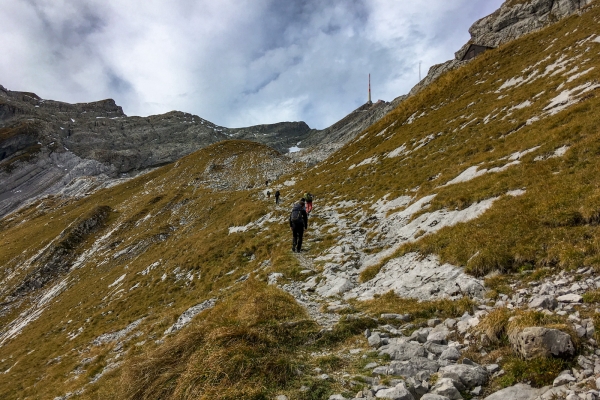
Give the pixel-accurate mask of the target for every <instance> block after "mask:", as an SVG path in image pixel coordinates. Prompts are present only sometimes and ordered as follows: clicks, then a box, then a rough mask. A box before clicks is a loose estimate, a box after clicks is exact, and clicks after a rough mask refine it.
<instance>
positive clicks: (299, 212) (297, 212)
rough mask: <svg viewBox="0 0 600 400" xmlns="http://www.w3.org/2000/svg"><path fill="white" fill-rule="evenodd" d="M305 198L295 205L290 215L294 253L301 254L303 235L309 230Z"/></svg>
mask: <svg viewBox="0 0 600 400" xmlns="http://www.w3.org/2000/svg"><path fill="white" fill-rule="evenodd" d="M304 207H305V200H304V198H302V199H300V201H299V202H298V203H296V204H294V207H293V208H292V212H291V213H290V229H291V230H292V235H293V240H292V251H293V252H296V253H300V251H301V250H302V235H304V230H305V229H308V215H307V214H306V210H305V209H304Z"/></svg>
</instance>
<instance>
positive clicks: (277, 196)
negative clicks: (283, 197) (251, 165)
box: [275, 189, 279, 204]
mask: <svg viewBox="0 0 600 400" xmlns="http://www.w3.org/2000/svg"><path fill="white" fill-rule="evenodd" d="M275 204H279V189H277V191H276V192H275Z"/></svg>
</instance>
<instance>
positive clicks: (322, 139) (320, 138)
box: [291, 96, 406, 165]
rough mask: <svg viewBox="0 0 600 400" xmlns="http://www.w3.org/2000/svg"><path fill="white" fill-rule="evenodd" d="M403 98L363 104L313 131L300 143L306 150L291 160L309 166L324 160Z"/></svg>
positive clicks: (403, 97) (293, 156)
mask: <svg viewBox="0 0 600 400" xmlns="http://www.w3.org/2000/svg"><path fill="white" fill-rule="evenodd" d="M405 98H406V96H400V97H397V98H396V99H394V100H393V101H391V102H389V103H388V102H385V101H382V100H379V101H377V102H376V103H372V104H369V103H366V104H363V105H362V106H360V107H358V108H357V109H356V110H354V111H352V112H351V113H350V114H348V115H347V116H346V117H344V118H342V119H341V120H339V121H338V122H336V123H335V124H333V125H331V126H330V127H329V128H325V129H322V130H315V129H313V130H312V131H311V132H310V133H309V134H308V136H307V137H306V138H305V139H304V140H303V141H302V142H301V143H300V147H302V148H306V149H305V150H302V151H300V152H297V153H292V154H291V156H292V158H294V159H295V160H299V161H304V162H306V163H308V164H310V165H313V164H316V163H318V162H320V161H322V160H324V159H325V158H327V157H328V156H329V155H330V154H332V153H334V152H335V151H337V150H338V149H340V148H341V147H342V146H343V145H344V144H346V143H347V142H349V141H350V140H352V139H354V137H356V135H357V134H358V133H360V132H362V131H363V130H365V129H366V128H368V127H369V126H371V125H373V124H374V123H375V122H377V121H378V120H379V119H381V118H382V117H383V116H384V115H386V114H387V113H388V112H390V111H391V110H393V109H394V108H396V106H397V105H398V104H400V102H401V101H402V100H404V99H405Z"/></svg>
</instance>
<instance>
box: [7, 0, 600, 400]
mask: <svg viewBox="0 0 600 400" xmlns="http://www.w3.org/2000/svg"><path fill="white" fill-rule="evenodd" d="M513 3H518V4H516V5H515V4H513ZM527 4H534V2H514V1H512V0H509V1H508V2H507V3H506V5H507V6H511V7H517V6H519V7H525V6H526V5H527ZM535 4H537V3H535ZM599 21H600V4H598V1H595V2H592V3H591V4H589V5H587V6H586V7H584V8H582V9H581V10H579V12H577V13H574V14H572V15H570V16H568V17H565V18H563V19H560V20H558V21H556V22H554V23H551V24H548V25H547V26H545V27H543V28H540V29H536V30H535V31H532V32H530V33H528V34H525V35H522V36H520V37H519V38H517V39H514V40H512V41H508V42H507V43H504V44H502V45H501V46H499V47H497V48H495V49H490V50H488V51H486V52H485V53H483V54H480V55H479V56H477V57H475V58H473V59H472V60H470V61H469V62H467V63H463V64H461V65H460V66H458V67H457V68H455V69H452V70H449V71H447V72H445V73H444V74H442V75H441V76H439V77H438V78H437V79H435V80H432V81H431V82H430V83H429V84H428V85H427V86H425V87H422V88H421V89H420V90H419V91H417V92H415V93H413V94H412V95H411V96H409V97H407V98H405V99H404V100H402V101H401V102H399V103H398V104H397V105H396V107H395V108H394V109H393V110H391V111H390V112H388V113H387V114H385V115H384V116H382V117H381V118H380V119H379V120H377V121H376V122H374V123H372V124H371V125H369V126H368V127H367V128H366V129H365V130H363V131H361V132H360V133H359V134H357V135H355V136H354V137H352V138H346V137H344V135H340V136H339V140H340V141H344V140H347V142H346V143H345V144H344V145H343V146H341V147H340V148H339V149H338V150H337V151H335V152H334V153H333V154H331V155H330V156H329V157H327V158H326V159H324V160H323V161H321V162H318V163H316V164H314V165H308V164H305V163H300V162H294V160H293V159H291V158H290V157H286V156H283V155H282V154H281V153H279V152H278V151H276V150H274V149H273V148H271V147H268V146H266V145H264V144H261V143H256V142H251V141H241V140H225V141H221V142H218V143H213V144H209V145H208V146H207V147H205V148H202V149H200V150H198V151H196V152H193V153H191V154H189V155H187V156H185V157H183V158H180V159H179V160H177V161H176V162H173V163H169V164H166V165H163V166H161V167H158V168H155V169H153V170H151V171H149V172H147V173H145V174H141V175H139V176H135V177H132V178H130V179H128V180H127V181H125V182H122V183H119V184H115V185H114V186H110V187H105V188H101V189H99V190H97V191H94V192H92V193H89V194H88V195H86V196H83V197H81V198H76V197H68V196H60V195H57V196H47V197H44V198H41V199H37V200H36V201H34V202H32V203H31V204H30V205H28V206H27V207H23V208H21V209H19V210H18V211H16V212H12V213H10V214H8V215H6V216H5V217H3V218H2V219H1V220H0V230H1V231H2V236H1V237H0V248H1V249H2V251H0V321H1V325H0V326H2V329H1V331H0V396H1V397H2V398H6V399H17V398H20V399H24V398H50V399H52V398H57V399H67V398H69V399H71V398H72V399H106V398H117V399H158V398H160V399H197V398H218V399H239V398H241V399H267V398H279V399H283V398H288V399H341V398H346V399H351V398H355V399H359V398H362V399H367V398H375V397H376V396H377V398H395V399H411V398H412V399H419V398H421V399H423V400H426V399H429V400H431V399H432V398H433V399H444V398H446V399H461V398H471V399H484V398H485V399H487V400H494V399H498V398H506V399H513V398H525V399H537V398H540V399H550V398H568V399H574V398H575V397H574V396H577V398H595V397H597V396H598V391H597V390H596V389H597V386H596V379H598V378H600V373H599V372H598V371H600V356H599V354H600V348H599V346H598V339H600V338H599V337H598V333H597V332H598V329H600V317H599V316H598V315H599V314H598V311H597V310H599V309H600V279H598V270H599V269H600V246H598V238H599V237H600V231H599V229H600V228H599V226H600V225H599V222H600V191H599V189H598V188H600V178H599V177H598V174H597V171H598V170H599V169H600V158H599V157H598V155H599V154H600V146H599V143H600V136H599V135H600V132H599V131H598V109H599V107H600V98H599V96H598V93H600V92H599V89H600V83H599V82H600V70H599V69H598V67H597V66H598V65H600V64H599V63H600V32H599V30H598V22H599ZM373 106H375V105H373ZM73 119H75V118H73ZM350 125H351V124H348V126H350ZM254 132H259V129H258V128H256V129H255V130H254ZM25 134H26V131H23V132H22V133H21V135H25ZM309 135H310V133H309ZM305 140H308V139H305ZM336 140H337V139H336ZM266 180H269V181H270V182H269V184H268V186H267V185H266V184H265V181H266ZM115 183H116V182H115ZM275 189H279V190H280V191H281V194H282V199H281V204H280V205H276V204H274V201H273V199H272V197H271V198H269V197H267V195H266V192H267V191H273V190H275ZM307 190H308V191H311V192H312V193H313V194H314V196H315V200H314V206H315V208H314V211H313V212H312V213H311V215H310V218H309V227H308V230H307V231H306V233H305V245H304V249H305V251H304V252H301V253H293V252H292V251H291V250H290V242H291V233H290V228H289V225H288V216H289V210H290V208H291V206H292V204H293V203H294V202H295V201H297V200H298V199H299V198H300V196H302V194H303V193H304V192H305V191H307ZM436 396H437V397H436Z"/></svg>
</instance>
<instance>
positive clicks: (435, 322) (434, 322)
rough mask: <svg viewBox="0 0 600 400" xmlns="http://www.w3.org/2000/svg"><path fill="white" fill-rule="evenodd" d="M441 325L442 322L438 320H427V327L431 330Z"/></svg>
mask: <svg viewBox="0 0 600 400" xmlns="http://www.w3.org/2000/svg"><path fill="white" fill-rule="evenodd" d="M441 323H442V320H441V319H439V318H431V319H429V320H427V326H429V327H431V328H434V327H436V326H438V325H439V324H441Z"/></svg>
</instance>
